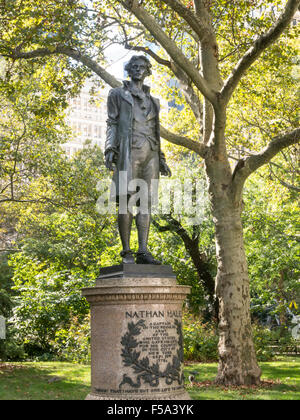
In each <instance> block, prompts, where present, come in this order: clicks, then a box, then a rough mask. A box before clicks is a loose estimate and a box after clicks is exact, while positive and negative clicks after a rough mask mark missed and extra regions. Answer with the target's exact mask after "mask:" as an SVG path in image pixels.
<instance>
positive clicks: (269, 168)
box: [0, 1, 300, 399]
mask: <svg viewBox="0 0 300 420" xmlns="http://www.w3.org/2000/svg"><path fill="white" fill-rule="evenodd" d="M17 3H20V5H19V6H20V8H19V9H18V8H15V9H14V10H13V11H12V10H11V9H10V8H9V4H8V6H7V7H8V8H7V9H1V25H2V32H1V34H2V35H1V36H2V37H3V39H4V41H5V42H6V43H9V42H10V43H11V45H18V44H19V43H20V41H21V40H22V39H26V37H29V38H30V35H29V34H30V31H33V32H32V34H33V36H34V37H35V40H34V42H36V38H39V42H41V43H43V42H44V43H45V45H46V46H49V45H50V46H51V45H52V44H53V45H56V44H60V43H61V42H62V41H64V40H65V38H64V37H66V34H67V32H68V31H70V32H71V33H72V35H73V36H74V39H77V42H78V45H79V46H80V43H81V42H83V41H84V45H85V47H86V48H90V49H91V50H93V49H95V48H99V50H100V51H101V52H99V51H98V52H97V53H98V54H99V55H100V57H99V60H100V62H101V63H103V62H105V63H106V69H107V70H108V71H110V72H111V73H112V74H114V75H115V77H116V78H118V79H122V78H123V77H126V75H125V74H124V72H123V68H124V64H125V63H126V61H128V60H129V57H130V56H131V55H133V54H136V51H130V52H128V51H127V50H126V49H124V48H123V47H122V48H120V47H119V44H118V42H119V39H115V38H118V37H119V38H121V37H122V34H120V32H119V31H118V30H117V29H116V28H115V27H114V26H113V25H112V27H109V25H108V30H107V32H106V33H105V36H104V35H103V32H101V33H100V27H101V28H103V22H102V23H101V25H102V26H101V25H100V23H99V22H97V19H96V18H95V17H94V16H92V15H91V13H92V12H89V13H88V14H86V15H84V14H83V15H80V14H77V15H76V14H73V15H70V17H68V16H67V15H66V13H65V10H64V2H56V5H54V3H53V2H51V1H49V2H45V3H44V6H43V9H42V11H39V10H37V8H36V6H35V7H33V5H32V4H31V2H30V1H27V2H25V3H26V7H27V8H26V7H25V8H24V4H23V6H22V7H23V8H22V7H21V3H22V2H17ZM75 3H76V2H75ZM94 3H95V4H94V6H95V7H97V2H94ZM184 3H185V2H184ZM219 3H220V5H221V6H222V2H219ZM225 3H226V2H225ZM225 3H224V4H225ZM231 3H232V4H231V6H228V5H227V6H228V7H227V6H226V7H227V8H226V7H224V5H223V9H222V10H223V15H222V18H223V19H224V20H223V27H221V28H220V33H221V34H222V35H223V37H224V45H222V46H223V48H224V56H223V57H220V62H221V64H222V66H223V67H222V71H223V72H224V74H226V73H227V72H228V69H229V67H230V65H231V64H232V63H233V62H234V59H235V58H236V57H239V56H240V55H241V54H242V53H243V51H244V50H246V48H247V46H248V44H247V42H248V43H249V42H250V41H249V40H251V39H252V38H253V36H254V34H256V32H257V31H263V30H265V29H266V28H268V27H269V26H270V25H271V24H272V23H273V22H274V20H276V13H275V15H274V13H273V14H272V10H270V8H269V3H270V2H267V1H265V2H263V1H257V2H252V3H257V4H255V5H254V6H253V5H251V4H250V3H251V2H247V1H245V2H239V4H237V2H231ZM273 3H274V2H273ZM275 3H276V5H275V6H277V7H278V8H279V9H280V7H283V5H284V3H285V2H280V1H278V2H275ZM82 5H83V6H84V2H83V3H82ZM73 6H74V5H73ZM83 6H81V7H83ZM261 8H262V9H261ZM253 9H255V13H254V12H253ZM72 10H73V9H72ZM74 10H75V9H74ZM273 12H274V11H273ZM245 16H247V19H246V20H247V23H244V24H243V22H244V19H245ZM8 17H9V18H10V25H9V27H6V31H3V29H4V27H5V25H7V22H6V20H7V18H8ZM50 18H51V19H52V21H51V22H52V24H51V25H52V26H51V25H50V23H49V22H47V19H48V21H50V20H51V19H50ZM68 19H70V20H68ZM99 19H100V18H99ZM298 20H299V12H298V14H297V15H295V17H294V19H293V20H292V21H291V24H290V25H289V27H288V30H286V32H285V33H284V35H282V36H281V38H280V39H279V40H278V41H277V42H276V43H275V44H274V45H272V47H271V48H269V49H268V50H267V51H266V52H265V53H264V55H263V57H262V58H261V59H260V60H259V61H258V62H257V64H256V65H255V66H254V67H252V68H251V71H250V72H249V73H247V76H246V78H245V79H244V80H243V83H242V84H241V87H240V89H239V90H238V91H237V92H236V94H235V96H234V98H233V100H232V102H231V103H230V112H229V117H228V120H229V121H228V126H227V129H226V130H227V138H228V154H229V157H230V164H231V166H232V168H234V166H235V165H236V162H237V161H238V160H239V159H241V158H243V157H244V156H247V155H248V153H250V152H249V150H250V149H251V148H252V149H253V150H255V151H258V150H260V149H261V147H263V146H264V145H265V144H266V142H267V141H268V140H269V139H270V138H271V137H272V136H273V135H274V134H277V133H278V132H281V131H282V130H285V129H286V128H289V127H297V125H298V122H299V105H298V104H299V65H298V55H299V39H298V32H299V29H298V24H297V22H298ZM87 21H89V22H91V21H93V22H94V26H93V27H89V28H87V26H85V25H86V22H87ZM41 23H43V25H44V26H43V25H42V24H41ZM172 23H173V24H174V28H176V22H175V23H174V22H172ZM233 24H234V28H235V29H234V31H233V32H232V25H233ZM47 25H48V26H47ZM49 25H50V26H49ZM49 28H50V29H49ZM66 28H67V29H66ZM123 29H124V27H123ZM85 32H87V33H85ZM229 33H230V35H231V36H233V39H234V43H233V44H234V45H232V42H233V41H232V39H231V41H230V42H229V41H228V39H226V37H225V34H227V35H228V34H229ZM100 35H101V36H100ZM129 35H130V32H129ZM173 35H174V34H173ZM123 36H124V34H123ZM178 36H179V35H178ZM228 36H229V35H228ZM76 37H77V38H76ZM101 37H103V39H102V38H101ZM127 37H128V34H127ZM129 38H130V39H128V38H126V39H125V41H126V42H125V41H124V39H123V41H124V42H123V44H124V45H125V44H126V46H127V47H128V44H129V43H130V42H131V43H134V41H135V34H134V33H133V34H131V37H129ZM100 40H101V45H100ZM227 41H228V42H227ZM5 42H4V44H3V45H4V46H3V47H2V48H3V51H1V54H2V57H1V61H0V66H1V78H0V90H1V97H0V101H1V110H2V113H1V116H0V133H1V145H0V165H1V166H0V240H1V242H0V315H2V316H3V317H4V318H5V320H6V337H5V340H0V360H1V363H2V364H1V365H0V373H1V374H0V398H1V399H7V398H8V399H14V398H18V392H21V391H20V390H22V383H23V382H22V381H24V380H25V383H26V384H27V385H26V387H28V389H29V388H30V387H29V382H30V383H33V384H34V386H36V389H35V388H34V387H33V388H31V390H29V391H27V389H26V390H24V392H23V391H22V392H23V393H22V398H37V397H39V398H40V399H43V398H47V395H46V394H47V392H48V390H49V386H52V387H57V388H55V391H53V398H56V397H57V398H62V399H64V397H66V398H68V397H67V395H69V398H72V396H73V397H76V396H78V398H79V397H80V396H81V395H82V397H84V395H83V394H84V392H85V391H86V389H85V388H84V389H81V391H80V390H79V394H77V393H76V392H75V393H74V392H73V391H72V392H71V390H72V389H75V388H72V386H75V387H76V384H77V386H78V387H79V388H80V387H81V386H83V387H84V386H87V385H86V384H87V383H88V380H89V379H88V368H87V367H86V366H85V365H88V363H89V360H90V350H89V341H90V327H89V307H88V304H87V302H86V301H85V300H84V299H83V298H82V297H81V288H82V287H88V286H92V285H93V284H94V281H95V278H96V277H97V275H98V273H99V268H100V267H101V266H109V265H114V264H116V263H117V262H118V258H119V250H120V241H119V238H118V234H117V226H116V217H115V215H109V214H108V215H101V214H99V213H98V212H97V207H96V203H97V200H98V198H99V191H98V188H97V185H99V182H100V183H101V182H102V181H103V182H104V181H105V180H107V179H108V178H110V173H109V172H108V171H107V170H106V169H105V167H104V160H103V145H104V139H105V100H106V96H107V92H108V86H107V85H105V84H103V82H102V81H101V80H100V79H99V77H96V76H95V75H93V74H92V72H91V71H90V70H89V69H88V68H85V67H83V66H78V65H77V64H76V63H75V62H74V61H72V60H69V59H68V58H66V57H63V58H62V59H60V60H59V59H57V56H55V55H50V56H49V57H42V58H39V59H37V58H36V59H33V60H14V59H13V60H12V59H10V58H9V57H7V55H6V51H5ZM97 42H98V44H97ZM180 42H181V47H182V49H183V50H184V51H186V52H187V53H189V54H192V53H191V52H190V51H189V48H191V39H189V37H182V39H181V41H180ZM105 43H106V44H105ZM104 44H105V48H104V47H103V45H104ZM20 45H21V44H20ZM116 45H118V48H116ZM139 45H140V44H139V43H137V46H139ZM148 45H149V46H150V47H151V45H152V44H151V43H150V40H149V43H148ZM100 47H101V48H102V47H103V50H102V49H101V48H100ZM154 51H155V54H161V51H160V50H159V49H158V47H157V46H155V48H154ZM93 52H94V53H95V51H94V50H93ZM95 54H96V53H95ZM152 64H153V74H152V76H151V78H150V79H149V81H148V82H149V84H150V85H151V86H152V92H153V95H154V96H158V97H160V99H161V103H162V115H161V118H162V122H163V124H164V125H165V126H166V127H168V128H170V129H172V131H174V132H176V133H179V134H180V135H188V136H189V137H190V138H193V139H197V138H198V136H199V126H198V124H197V122H196V121H194V119H193V118H194V117H193V115H192V112H191V110H190V109H189V107H188V106H187V103H186V99H185V97H184V96H183V95H182V94H181V93H180V86H179V84H178V82H177V81H176V80H175V79H174V76H173V75H172V74H171V73H170V72H169V71H168V69H165V68H163V69H161V68H160V66H159V64H158V63H157V62H156V61H155V60H152ZM87 81H88V82H87ZM95 121H96V123H95ZM191 121H192V123H191ZM90 122H91V124H92V123H93V122H94V123H95V124H94V126H93V125H91V124H90ZM90 127H92V128H90ZM162 148H163V150H164V151H165V154H166V157H167V161H168V163H169V166H170V167H171V169H172V172H173V175H172V177H173V178H174V179H177V180H182V182H184V179H186V178H187V177H190V178H191V179H195V180H201V182H202V183H203V189H204V191H206V190H207V184H206V183H207V181H206V176H205V171H204V163H203V160H202V159H201V157H200V156H199V155H198V154H197V153H195V152H192V151H190V150H187V149H186V148H184V147H181V146H178V145H177V146H176V145H174V144H172V143H169V142H167V141H165V140H163V143H162ZM298 163H299V150H298V149H297V145H293V146H291V147H289V148H287V149H284V150H282V151H281V152H280V153H278V154H277V155H276V157H275V158H274V159H273V160H272V161H270V162H269V163H268V164H267V165H265V166H263V167H261V168H260V169H259V170H258V171H257V172H255V173H254V174H252V175H251V177H250V178H248V180H247V182H246V185H245V190H244V195H243V213H242V221H243V230H244V240H245V250H246V255H247V260H248V267H249V276H250V295H251V306H250V308H251V319H252V328H253V339H254V344H255V350H256V355H257V358H258V361H259V363H260V364H261V366H264V367H265V369H266V372H267V376H266V377H265V383H264V382H262V386H261V388H260V389H259V390H257V389H254V390H253V391H251V392H253V396H254V397H255V395H261V396H263V397H266V398H267V396H266V394H265V392H266V390H268V391H270V390H274V389H275V390H276V389H278V392H277V391H275V394H274V395H275V397H274V398H282V397H284V396H283V393H284V392H287V397H289V398H292V397H293V396H294V397H295V398H297V396H298V398H299V392H300V391H299V358H298V353H299V340H297V337H296V335H295V334H296V332H297V331H296V329H295V327H296V328H297V326H298V325H299V321H298V319H299V318H297V316H299V315H300V311H299V305H300V298H299V295H300V284H299V257H298V253H299V235H298V233H297V225H298V223H299V207H298V192H299V185H298V184H297V181H298V178H299V169H298ZM202 203H203V206H202V217H201V222H200V223H199V225H190V224H189V223H188V217H187V215H185V214H174V213H172V212H170V213H169V214H165V215H157V216H155V218H154V223H153V227H152V229H151V234H150V240H149V246H150V248H151V250H153V253H154V255H155V256H156V257H157V258H159V259H161V260H162V261H163V262H164V263H165V264H170V265H172V267H173V269H174V271H175V272H176V274H177V279H178V281H179V283H180V284H187V285H190V286H191V287H192V293H191V295H190V296H189V298H188V300H187V302H186V306H185V308H184V324H183V332H184V353H185V360H186V362H187V363H188V364H187V366H186V371H187V375H186V378H187V379H186V380H187V383H188V387H190V391H191V394H192V395H194V396H197V398H198V397H199V393H198V392H200V396H201V392H208V394H206V395H208V396H209V392H210V391H209V389H211V388H210V387H212V389H214V391H212V392H216V394H212V396H211V398H217V397H218V395H220V392H221V391H220V389H218V388H213V382H212V381H213V377H214V376H215V375H216V362H217V361H218V300H217V298H216V296H215V291H214V290H215V285H214V279H215V276H216V274H217V259H216V249H215V239H214V224H213V217H212V215H211V211H210V205H209V198H208V193H205V194H204V195H203V196H202ZM132 239H133V248H134V247H136V243H134V239H135V235H133V238H132ZM292 331H294V336H293V334H292ZM298 337H299V335H298ZM50 362H51V363H53V364H50ZM70 362H72V364H69V363H70ZM199 362H201V365H200V364H199ZM74 363H75V364H74ZM190 363H194V365H190ZM209 363H212V364H209ZM191 366H192V367H191ZM276 366H277V367H278V369H279V371H276ZM21 367H23V368H21ZM281 370H283V371H284V372H286V374H278V372H281ZM191 372H197V374H192V373H191ZM297 372H298V373H297ZM36 375H37V376H36ZM39 375H40V376H39ZM47 375H50V376H49V378H50V379H49V378H48V376H47ZM51 375H52V376H53V375H54V376H53V377H54V378H55V377H56V378H57V381H55V380H53V381H51V377H52V376H51ZM80 375H81V376H80ZM191 375H192V376H195V378H194V379H192V378H190V380H189V379H188V378H189V377H190V376H191ZM76 377H80V381H82V385H80V381H77V379H76ZM30 378H31V379H30ZM33 378H35V379H33ZM38 378H39V379H38ZM43 378H44V379H43ZM45 378H46V379H45ZM47 378H48V379H49V380H50V382H48V379H47ZM286 378H289V379H286ZM35 380H37V383H36V384H35ZM40 380H42V383H43V381H44V385H45V393H43V392H44V391H41V394H39V393H38V389H39V390H41V388H40ZM19 381H20V382H19ZM26 381H27V382H26ZM72 381H73V382H72ZM76 381H77V382H76ZM268 381H269V382H268ZM289 381H290V382H289ZM285 383H286V385H284V384H285ZM287 383H288V385H287ZM68 386H70V388H69V391H70V392H69V391H68ZM281 386H283V389H282V388H280V387H281ZM284 386H286V387H287V388H284ZM47 387H48V388H47ZM65 387H66V388H65ZM272 387H273V388H272ZM274 387H275V388H274ZM276 387H279V388H276ZM18 388H19V391H18ZM79 388H78V389H79ZM207 389H208V391H207ZM26 392H28V394H26ZM64 392H66V394H65V395H64ZM68 392H69V394H68ZM80 392H82V394H80ZM222 392H223V391H222ZM226 392H228V390H227V391H226ZM230 392H232V394H231V396H232V398H233V399H235V398H239V395H242V397H245V395H243V394H245V393H246V396H247V395H248V396H249V395H251V392H250V391H249V389H248V390H247V392H248V394H247V392H246V391H245V392H244V391H243V390H242V391H241V390H239V391H236V390H233V391H230ZM249 392H250V394H249ZM193 393H194V394H193ZM240 393H241V394H240ZM50 395H51V393H50ZM222 395H223V394H222ZM224 395H225V394H224ZM268 395H270V394H268ZM20 396H21V394H20ZM263 397H262V398H263Z"/></svg>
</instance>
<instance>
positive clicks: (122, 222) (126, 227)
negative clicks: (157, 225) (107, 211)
mask: <svg viewBox="0 0 300 420" xmlns="http://www.w3.org/2000/svg"><path fill="white" fill-rule="evenodd" d="M132 219H133V215H132V213H131V212H129V211H128V212H127V213H126V214H118V227H119V233H120V237H121V242H122V247H123V251H129V250H130V233H131V227H132Z"/></svg>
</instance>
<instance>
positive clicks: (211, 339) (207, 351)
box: [183, 313, 218, 362]
mask: <svg viewBox="0 0 300 420" xmlns="http://www.w3.org/2000/svg"><path fill="white" fill-rule="evenodd" d="M183 343H184V357H185V360H194V361H196V360H197V361H199V362H212V361H217V360H218V335H217V333H216V326H215V325H213V324H204V323H203V322H202V321H201V320H200V319H199V318H198V319H197V318H195V317H194V316H192V315H190V314H188V313H185V314H184V318H183Z"/></svg>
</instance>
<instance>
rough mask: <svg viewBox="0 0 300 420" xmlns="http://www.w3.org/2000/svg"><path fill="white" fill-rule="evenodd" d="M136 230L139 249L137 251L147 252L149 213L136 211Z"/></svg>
mask: <svg viewBox="0 0 300 420" xmlns="http://www.w3.org/2000/svg"><path fill="white" fill-rule="evenodd" d="M135 221H136V227H137V231H138V241H139V250H138V252H147V244H148V237H149V230H150V222H151V214H150V212H149V214H142V213H138V214H137V215H136V217H135Z"/></svg>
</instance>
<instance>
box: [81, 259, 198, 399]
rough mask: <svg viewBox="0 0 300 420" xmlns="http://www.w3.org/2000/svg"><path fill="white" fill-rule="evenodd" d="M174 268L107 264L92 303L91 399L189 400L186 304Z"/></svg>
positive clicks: (91, 291) (89, 292)
mask: <svg viewBox="0 0 300 420" xmlns="http://www.w3.org/2000/svg"><path fill="white" fill-rule="evenodd" d="M189 293H190V287H189V286H179V285H177V283H176V276H175V274H174V272H173V271H172V268H171V267H170V266H155V265H142V264H124V265H119V266H113V267H107V268H103V269H101V271H100V277H99V278H98V279H97V280H96V286H95V287H89V288H85V289H83V290H82V294H83V296H85V298H86V299H87V301H88V302H89V303H90V305H91V359H92V360H91V377H92V389H91V392H90V394H89V395H88V396H87V398H86V399H87V400H110V399H113V400H137V399H140V400H146V399H151V400H180V399H184V400H185V399H189V396H188V394H187V392H186V391H185V389H184V381H183V372H182V362H183V339H182V329H181V322H182V303H183V301H184V299H185V298H186V296H187V294H189Z"/></svg>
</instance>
